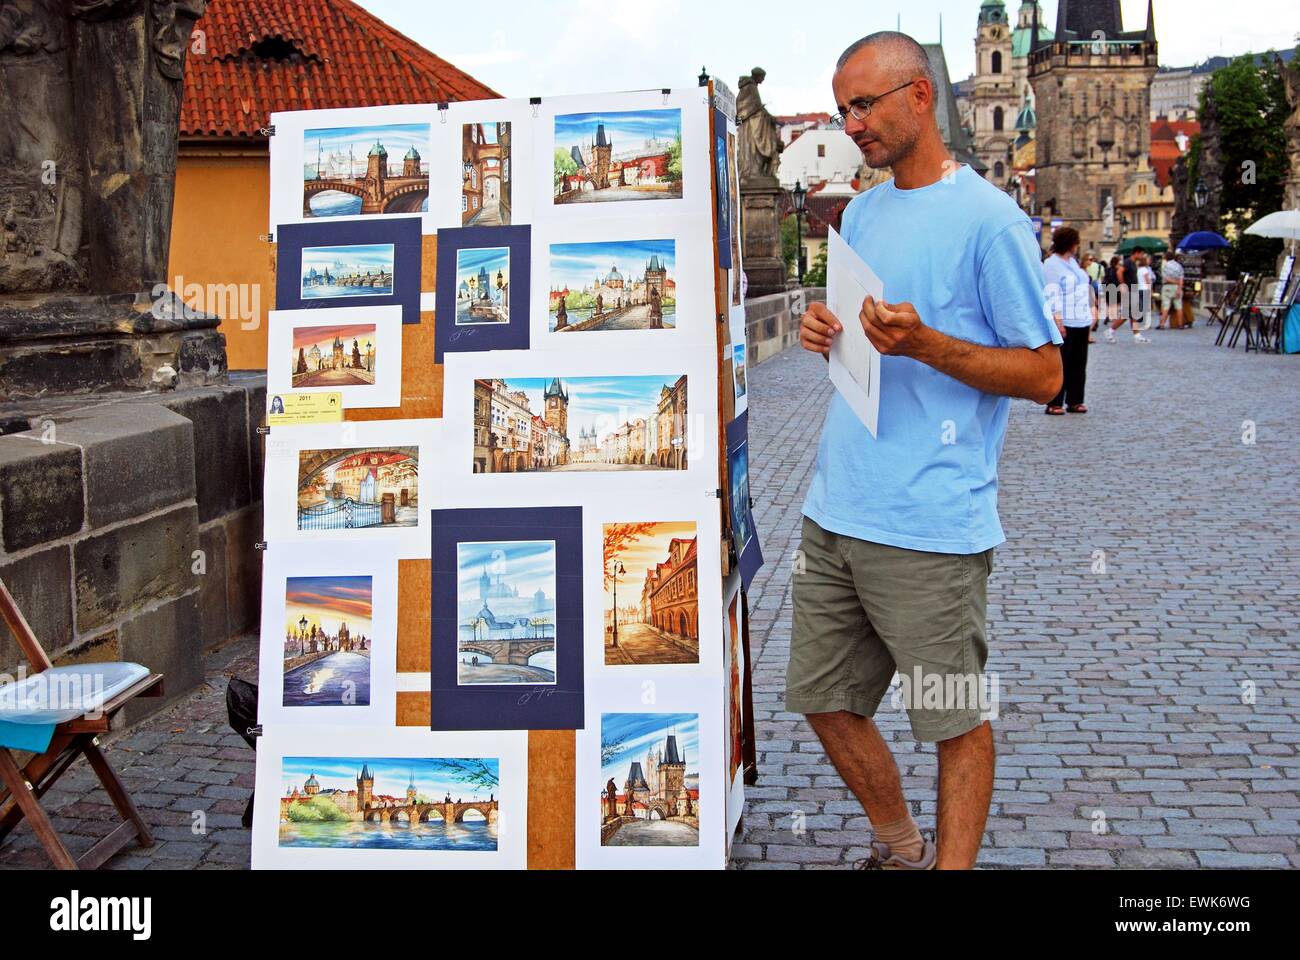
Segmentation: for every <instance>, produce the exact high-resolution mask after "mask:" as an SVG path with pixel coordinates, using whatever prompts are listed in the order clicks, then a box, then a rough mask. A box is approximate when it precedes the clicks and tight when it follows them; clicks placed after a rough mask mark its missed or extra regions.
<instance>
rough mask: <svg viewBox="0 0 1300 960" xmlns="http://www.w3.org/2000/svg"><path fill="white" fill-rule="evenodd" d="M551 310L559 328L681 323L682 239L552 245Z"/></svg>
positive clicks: (551, 321) (634, 327) (625, 327)
mask: <svg viewBox="0 0 1300 960" xmlns="http://www.w3.org/2000/svg"><path fill="white" fill-rule="evenodd" d="M548 310H549V315H548V321H549V329H550V330H551V331H552V332H556V333H568V332H571V331H581V330H657V329H668V328H670V327H674V326H676V325H677V243H676V241H674V240H622V241H611V240H605V241H595V242H589V243H553V244H551V263H550V304H549V307H548Z"/></svg>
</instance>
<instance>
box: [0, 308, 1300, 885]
mask: <svg viewBox="0 0 1300 960" xmlns="http://www.w3.org/2000/svg"><path fill="white" fill-rule="evenodd" d="M1150 335H1151V336H1152V337H1153V338H1154V340H1155V342H1154V343H1152V344H1150V345H1149V346H1139V345H1136V344H1133V343H1132V342H1131V341H1129V340H1128V339H1127V338H1125V339H1124V340H1122V341H1121V342H1120V343H1118V344H1116V345H1115V346H1109V345H1107V344H1105V343H1104V342H1103V343H1098V344H1096V345H1095V346H1094V347H1093V348H1092V349H1093V351H1094V352H1093V354H1092V357H1091V363H1090V367H1089V378H1090V379H1089V396H1088V400H1089V406H1090V408H1091V410H1092V412H1091V413H1089V414H1087V415H1086V416H1066V417H1052V418H1048V417H1044V416H1043V414H1042V412H1041V411H1042V408H1041V407H1038V406H1036V405H1034V404H1030V403H1028V402H1022V401H1017V402H1016V403H1015V404H1014V405H1013V410H1012V415H1011V426H1010V429H1009V432H1008V436H1007V442H1006V447H1005V449H1004V452H1003V457H1002V471H1001V478H1002V500H1001V512H1002V520H1003V526H1004V527H1005V528H1006V531H1007V536H1008V538H1009V540H1008V542H1007V543H1006V544H1004V545H1003V546H1002V547H999V548H998V551H997V557H996V561H995V568H994V572H993V577H992V579H991V581H990V594H989V602H990V606H989V620H990V624H989V635H990V644H991V655H990V660H989V669H990V670H993V671H996V672H997V673H998V674H999V676H1000V684H1001V687H1000V692H1001V707H1000V719H999V720H998V721H997V722H996V724H995V731H996V733H995V735H996V738H997V741H998V751H999V758H998V780H997V790H996V793H995V794H994V798H993V801H994V802H993V810H992V814H991V816H990V819H989V825H988V834H987V835H986V838H985V844H984V849H983V853H982V855H981V858H980V862H981V864H982V865H984V866H990V867H993V866H1006V867H1011V866H1024V867H1043V866H1053V867H1058V866H1066V867H1108V866H1121V867H1145V866H1173V867H1240V866H1245V867H1287V866H1291V867H1297V866H1300V854H1298V853H1297V846H1296V836H1297V834H1298V833H1300V797H1298V795H1297V790H1298V788H1300V762H1298V761H1297V758H1296V745H1297V743H1300V719H1297V715H1298V713H1300V694H1298V692H1297V687H1298V686H1300V654H1298V653H1297V650H1296V647H1295V644H1296V639H1297V636H1300V596H1297V593H1298V592H1300V543H1297V541H1296V538H1295V533H1296V531H1297V530H1298V529H1300V503H1298V502H1297V498H1296V497H1295V495H1294V492H1293V489H1294V484H1295V477H1296V475H1297V467H1300V440H1298V439H1297V437H1296V427H1295V424H1297V423H1300V390H1298V389H1297V386H1296V380H1297V378H1298V377H1300V358H1295V357H1278V356H1256V355H1253V354H1252V355H1250V356H1247V355H1244V354H1243V353H1242V352H1241V351H1240V350H1237V351H1231V352H1230V351H1226V350H1222V349H1216V348H1215V347H1214V346H1213V338H1214V332H1213V331H1212V330H1209V331H1207V330H1206V329H1205V328H1204V327H1203V326H1199V325H1198V326H1197V327H1196V328H1195V329H1192V330H1186V331H1168V332H1153V333H1152V334H1150ZM750 376H751V380H750V398H751V400H750V403H751V410H752V412H751V415H750V425H751V437H752V449H753V455H752V458H751V470H752V471H753V473H752V484H753V494H754V499H755V516H756V518H757V522H758V526H759V530H760V532H761V534H762V537H763V545H764V551H765V553H766V555H767V558H768V563H767V565H766V566H765V567H764V568H763V569H762V570H760V571H759V573H758V575H757V577H756V579H755V582H754V585H753V590H752V596H751V599H750V607H751V611H752V612H751V617H752V620H751V642H752V646H753V651H752V653H753V656H754V657H755V663H756V666H755V670H754V703H755V711H756V714H757V723H758V736H759V769H760V777H759V782H758V785H757V786H755V787H750V788H748V791H747V794H748V803H747V810H746V814H745V820H744V825H743V829H742V834H741V835H740V836H739V837H737V840H736V844H735V846H734V848H733V854H734V859H735V861H736V865H737V866H738V867H740V868H742V869H750V868H789V869H793V868H798V867H808V868H823V867H825V868H836V869H842V868H843V867H844V866H845V865H846V864H847V863H851V862H852V861H853V860H854V859H856V858H857V857H859V856H862V855H864V849H863V848H864V847H865V845H866V843H867V841H868V839H869V837H870V832H869V825H868V823H867V820H866V818H865V817H864V816H863V813H862V810H861V807H860V806H859V805H858V803H857V801H856V800H854V799H853V798H852V797H850V796H849V794H848V792H847V790H846V789H845V787H844V785H843V783H842V782H841V781H840V779H839V777H838V776H837V775H836V774H835V771H834V770H833V768H832V767H831V766H830V765H829V763H828V762H827V760H826V757H825V755H824V754H823V753H822V751H821V749H820V746H819V744H818V742H817V740H816V738H815V737H814V735H813V733H812V731H811V730H810V729H809V728H808V726H807V724H806V723H805V722H804V720H803V718H802V717H800V716H798V715H795V714H790V713H787V712H785V710H784V705H783V703H782V690H783V688H784V675H785V663H786V656H787V650H788V644H789V637H790V613H791V593H790V590H791V579H790V577H791V566H790V557H791V554H792V552H793V551H794V549H795V547H796V546H797V545H798V536H799V508H800V505H801V504H802V502H803V495H804V491H805V489H806V488H807V484H808V481H809V479H810V478H811V475H812V466H813V461H814V457H815V454H816V444H817V438H818V435H819V433H820V430H821V420H822V412H823V410H824V408H825V405H826V403H827V401H828V399H829V397H830V391H831V387H830V384H829V382H828V381H827V380H826V375H825V364H824V361H822V360H821V359H820V358H818V357H816V356H814V355H812V354H808V353H805V352H803V351H801V350H799V349H798V348H794V349H792V350H788V351H786V352H785V353H783V354H780V355H778V356H776V357H773V358H772V359H770V360H768V361H766V362H764V363H762V364H759V365H757V366H755V367H753V368H751V372H750ZM1244 421H1253V423H1254V424H1255V431H1256V437H1255V442H1254V443H1253V444H1247V443H1243V442H1242V438H1243V430H1244V429H1245V428H1244V427H1243V422H1244ZM1099 550H1100V551H1104V559H1105V573H1094V572H1093V567H1094V563H1095V558H1096V557H1097V556H1098V555H1097V554H1096V551H1099ZM256 657H257V653H256V646H255V641H254V640H253V638H247V639H245V640H243V641H241V642H239V643H236V644H232V645H230V646H228V647H227V648H225V649H224V650H222V651H220V652H219V653H218V654H217V655H215V656H213V657H212V658H210V661H211V662H210V663H209V668H208V681H207V683H206V684H205V685H204V686H203V687H201V688H200V689H199V690H198V691H196V692H195V693H194V694H192V695H191V696H189V697H187V698H185V699H184V700H182V701H181V702H179V703H178V704H176V705H173V706H172V707H170V708H168V709H167V710H165V711H163V712H162V713H161V714H159V715H158V716H155V717H152V718H150V719H149V720H147V721H145V722H143V723H141V724H138V725H136V726H135V727H134V728H132V729H131V730H129V731H126V732H124V733H123V734H119V735H116V736H115V737H113V738H112V739H111V741H110V742H109V743H108V745H107V750H108V755H109V757H110V759H111V761H112V762H113V764H114V765H115V766H116V767H117V769H118V771H119V772H120V773H121V775H122V777H123V780H124V781H125V782H126V784H127V786H128V787H129V788H130V789H131V790H132V791H133V793H134V795H135V797H136V800H137V802H138V803H139V804H140V806H141V807H142V808H143V809H144V811H145V816H146V818H147V819H148V820H149V821H150V822H151V823H153V824H155V825H156V830H155V833H156V835H157V840H158V842H157V843H156V844H155V845H154V846H153V847H152V848H151V849H148V850H137V849H131V848H128V849H127V850H125V851H123V853H121V854H119V855H118V856H117V857H115V858H114V859H113V860H112V861H111V862H110V864H109V866H110V867H112V868H117V869H132V868H168V867H171V868H190V869H192V868H195V867H199V868H219V867H244V866H247V864H248V832H247V831H246V830H244V829H243V828H242V827H241V826H240V822H239V818H240V814H241V813H242V812H243V809H244V803H245V801H246V799H247V797H248V792H249V790H250V789H251V788H252V785H253V754H252V751H251V750H249V749H248V747H247V746H245V745H244V743H243V741H242V740H241V739H240V738H239V737H238V736H236V735H235V734H233V733H232V732H231V731H230V730H229V728H228V727H227V725H226V715H225V698H224V691H225V682H226V678H227V677H228V676H230V675H231V674H237V675H239V676H242V677H245V678H248V679H254V680H255V679H256ZM1247 682H1250V683H1253V684H1254V685H1255V698H1254V702H1253V703H1244V702H1243V693H1242V691H1243V685H1244V684H1246V683H1247ZM877 719H878V720H879V721H880V726H881V729H882V732H883V733H884V735H885V737H886V739H887V740H889V742H890V744H891V746H892V747H893V749H894V751H895V755H896V757H897V758H898V762H899V766H900V769H901V771H902V774H903V784H904V788H905V789H906V791H907V794H908V797H909V799H910V800H911V801H912V804H913V808H914V810H915V811H916V813H917V815H918V819H919V821H920V823H921V824H922V826H923V827H927V826H932V825H933V818H934V802H933V797H934V776H935V764H934V749H933V747H918V745H917V744H916V743H915V742H914V741H913V740H912V738H911V734H910V731H909V730H908V727H907V722H906V718H905V715H904V714H903V713H902V711H901V710H895V709H893V708H890V707H886V708H885V709H884V710H883V711H882V713H881V715H880V716H879V717H878V718H877ZM95 787H96V783H95V781H94V779H93V775H92V774H91V772H90V770H89V768H88V767H87V766H86V765H85V764H84V763H79V764H77V765H76V766H75V767H74V768H73V770H72V771H71V772H70V773H68V774H67V775H66V776H65V777H64V778H63V780H62V781H60V783H59V785H58V787H57V789H55V790H52V791H51V792H50V793H49V794H47V795H46V797H45V800H44V802H45V805H46V809H48V810H51V811H52V812H54V814H55V816H54V821H55V826H56V827H57V828H58V829H59V830H60V831H61V833H62V835H63V836H64V838H65V840H66V842H67V843H68V846H69V847H70V848H71V849H72V851H73V853H74V854H77V853H80V852H82V851H84V850H85V849H87V848H88V847H89V846H91V845H92V844H93V843H94V841H95V840H96V839H97V838H99V837H101V836H103V835H104V834H105V833H107V832H108V830H109V829H111V823H110V821H109V817H110V816H111V815H112V812H113V811H112V809H111V807H110V806H109V805H108V801H107V798H106V797H105V796H104V795H103V793H102V792H101V791H99V790H97V789H95ZM199 810H201V811H203V812H204V818H205V823H204V824H203V827H204V831H203V832H196V830H195V823H196V816H195V811H199ZM794 811H801V812H802V815H803V823H802V827H803V829H802V831H801V832H798V833H796V832H795V831H794V830H793V829H792V826H793V819H792V818H793V815H794ZM1099 811H1100V813H1099ZM1100 818H1104V824H1105V827H1106V829H1105V831H1104V832H1096V828H1095V825H1097V824H1099V823H1101V822H1102V821H1101V819H1100ZM47 865H48V861H47V860H46V859H45V857H44V854H43V853H42V851H41V850H40V849H39V847H37V846H36V842H35V839H34V838H33V836H32V834H31V831H30V830H29V829H28V828H27V827H26V826H21V827H19V828H18V829H17V830H16V831H15V832H14V834H13V835H11V836H10V837H9V838H8V839H7V840H6V841H5V842H4V844H3V845H0V866H3V867H33V866H38V867H43V866H47Z"/></svg>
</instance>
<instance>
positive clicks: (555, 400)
mask: <svg viewBox="0 0 1300 960" xmlns="http://www.w3.org/2000/svg"><path fill="white" fill-rule="evenodd" d="M544 399H545V401H546V415H545V420H546V423H547V425H548V426H552V427H554V428H555V430H556V432H557V433H559V435H560V436H562V437H564V438H566V439H567V438H568V436H569V392H568V391H567V390H565V389H564V385H563V384H562V383H560V378H559V377H555V378H554V379H553V380H551V383H550V386H548V387H547V388H546V394H545V397H544Z"/></svg>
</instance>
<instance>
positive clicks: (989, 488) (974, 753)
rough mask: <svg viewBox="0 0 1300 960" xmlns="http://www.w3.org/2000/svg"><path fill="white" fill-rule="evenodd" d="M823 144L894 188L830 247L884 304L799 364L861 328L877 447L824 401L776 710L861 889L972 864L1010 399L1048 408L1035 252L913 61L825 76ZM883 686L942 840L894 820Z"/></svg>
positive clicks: (883, 44)
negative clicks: (820, 774)
mask: <svg viewBox="0 0 1300 960" xmlns="http://www.w3.org/2000/svg"><path fill="white" fill-rule="evenodd" d="M832 86H833V89H834V92H835V97H836V102H837V103H838V104H839V110H840V114H839V117H838V118H837V120H838V122H839V123H841V124H842V125H843V129H844V131H845V133H847V134H848V135H849V136H850V137H852V138H853V140H854V142H855V143H856V144H857V145H858V148H859V149H860V150H861V151H862V155H863V158H864V159H865V161H866V163H867V165H868V166H871V167H873V168H882V167H890V168H892V170H893V174H894V177H893V179H892V180H890V181H888V182H886V183H883V184H880V185H879V186H876V187H874V188H872V189H871V190H868V191H867V192H866V193H864V194H862V195H861V196H859V197H857V198H855V199H854V200H853V201H852V202H851V203H850V204H849V205H848V207H847V208H846V209H845V211H844V215H843V229H842V231H841V232H842V234H843V236H844V239H845V240H846V241H847V242H848V243H849V244H850V245H851V246H852V247H853V249H854V250H856V251H857V252H858V254H860V255H861V256H862V258H863V259H864V260H865V261H866V262H867V263H868V264H869V265H870V266H871V268H872V269H873V270H874V271H875V272H876V274H877V276H879V277H880V278H881V280H882V281H883V283H884V298H883V299H882V300H873V299H872V298H870V297H869V298H867V299H866V300H865V301H864V302H863V304H862V309H861V311H860V312H859V314H858V315H857V316H854V317H836V316H834V315H833V314H832V313H831V312H830V310H829V309H827V307H826V306H825V305H824V304H814V305H813V306H812V308H811V309H810V310H809V311H808V312H807V313H806V314H804V316H803V318H802V320H801V330H800V342H801V343H802V345H803V347H804V348H805V349H807V350H811V351H814V352H817V353H822V354H828V352H829V350H830V347H831V343H832V341H833V339H834V337H835V335H836V334H838V333H839V332H840V331H841V330H842V329H843V326H842V325H843V324H845V323H860V324H861V325H862V328H863V329H864V330H865V331H866V334H867V336H868V337H869V338H870V339H871V342H872V343H873V344H874V345H875V346H876V348H877V349H878V350H879V351H880V352H881V354H883V356H882V358H881V364H880V413H879V422H878V425H877V426H878V428H877V436H876V437H874V438H873V437H872V436H871V434H870V433H869V432H868V431H867V429H866V427H865V426H863V424H862V422H861V421H860V420H858V418H857V417H856V416H855V415H854V413H853V410H852V409H851V408H850V407H849V405H848V404H847V403H846V402H845V401H844V399H843V398H842V397H841V396H840V395H839V394H838V393H836V394H835V395H834V396H833V398H832V400H831V405H830V410H829V411H828V413H827V416H826V424H825V426H824V428H823V430H822V437H821V444H820V447H819V448H818V451H817V471H816V474H815V476H814V477H813V481H812V485H811V488H810V489H809V491H808V497H807V500H806V501H805V502H804V506H803V514H804V525H803V543H802V545H801V550H802V554H801V560H802V566H801V570H800V573H799V574H797V575H796V576H795V578H794V624H793V630H792V634H791V642H790V662H789V668H788V670H787V685H786V706H787V708H788V709H790V710H792V711H795V712H798V713H804V714H807V715H808V719H809V722H810V723H811V724H812V726H813V729H814V730H815V731H816V732H817V735H818V736H819V737H820V739H821V741H822V743H823V745H824V746H825V748H826V752H827V754H828V756H829V757H830V759H831V762H832V763H834V765H835V768H836V770H838V771H839V773H840V775H841V776H842V777H843V778H844V781H845V783H846V784H847V785H848V787H849V788H850V789H851V790H853V792H854V794H855V795H856V796H857V797H858V799H859V800H861V802H862V805H863V807H864V809H865V810H866V813H867V816H868V818H869V819H870V820H871V823H872V826H873V828H874V832H875V841H874V843H873V852H872V854H871V856H869V857H867V858H864V860H862V861H859V865H860V866H863V867H868V868H875V867H879V868H883V869H929V868H932V867H936V866H937V867H938V868H940V869H942V868H968V867H971V866H973V865H974V864H975V860H976V857H977V855H978V853H979V845H980V838H981V836H982V835H983V832H984V825H985V821H986V819H987V817H988V809H989V800H990V798H991V796H992V791H993V768H994V751H993V734H992V729H991V727H990V726H989V723H988V722H987V720H985V719H983V717H982V716H981V714H987V713H988V712H990V711H989V707H990V704H989V701H988V697H987V687H986V686H985V685H984V677H983V670H984V663H985V660H986V657H987V653H988V648H987V644H986V642H985V636H984V622H985V584H986V581H987V578H988V575H989V573H990V572H991V571H992V563H993V548H994V547H995V546H996V545H997V544H999V543H1002V542H1003V541H1004V540H1005V537H1004V536H1003V534H1002V527H1001V524H1000V523H999V522H998V513H997V482H998V478H997V462H998V455H999V453H1000V452H1001V450H1002V441H1003V437H1004V435H1005V432H1006V425H1007V413H1008V410H1009V408H1010V400H1009V399H1008V398H1009V397H1024V398H1028V399H1030V400H1034V401H1036V402H1038V403H1046V402H1048V401H1049V400H1051V399H1052V398H1053V397H1054V396H1055V395H1056V392H1057V390H1058V389H1059V388H1060V386H1061V359H1060V351H1059V350H1058V349H1057V344H1059V343H1060V342H1061V337H1060V334H1059V333H1058V331H1057V329H1056V325H1055V324H1054V323H1053V321H1052V317H1051V314H1050V313H1049V312H1048V311H1047V310H1045V303H1044V295H1043V282H1042V270H1041V267H1040V265H1039V259H1040V257H1039V248H1038V243H1037V241H1036V239H1035V237H1034V233H1033V229H1032V227H1031V226H1030V223H1029V218H1028V217H1026V216H1025V214H1024V213H1023V212H1021V211H1020V210H1019V209H1018V208H1017V207H1016V205H1015V203H1014V202H1013V201H1012V200H1011V199H1010V198H1009V197H1008V196H1007V195H1006V194H1005V193H1003V192H1002V191H1000V190H998V189H997V188H996V187H994V186H993V185H992V184H990V183H988V182H987V181H985V180H984V179H983V178H982V177H980V176H979V174H977V173H975V172H974V171H973V170H971V169H970V167H968V166H964V165H959V164H957V163H955V162H954V161H953V159H952V157H951V155H950V154H949V152H948V150H947V148H946V147H945V146H944V142H943V137H942V136H941V135H940V133H939V128H938V125H937V122H936V119H935V114H934V104H935V98H936V96H946V92H944V91H938V90H937V89H936V86H935V81H934V76H933V73H932V72H931V68H930V63H929V59H928V57H927V56H926V53H925V51H924V50H923V49H922V48H921V47H920V46H919V45H918V44H917V43H916V42H915V41H914V40H912V39H911V38H910V37H908V36H906V35H905V34H901V33H893V32H883V33H877V34H872V35H871V36H869V37H865V38H863V39H862V40H860V41H858V42H857V43H855V44H853V45H852V46H850V47H849V48H848V49H847V50H846V51H845V52H844V54H843V55H842V56H841V57H840V60H839V63H838V64H837V67H836V72H835V75H834V79H833V80H832ZM895 671H897V672H898V673H899V675H900V676H901V679H902V685H901V688H900V693H901V694H902V699H903V702H904V703H905V704H906V706H907V709H908V716H909V719H910V721H911V725H912V732H913V734H914V735H915V736H916V738H917V739H918V740H921V741H926V742H937V744H938V755H939V791H938V807H937V816H936V825H937V835H936V837H934V838H932V839H927V838H923V837H922V836H921V834H920V832H919V830H918V829H917V826H916V823H915V822H914V821H913V820H912V817H911V815H910V813H909V812H908V808H907V805H906V803H905V801H904V798H903V791H902V788H901V785H900V780H899V775H898V767H897V765H896V764H895V763H894V759H893V757H892V756H891V754H890V752H889V748H888V747H887V746H886V745H885V742H884V740H883V739H881V736H880V734H879V732H878V731H877V729H876V727H875V725H874V724H873V723H872V721H871V719H870V718H871V717H872V715H873V714H874V713H875V711H876V708H877V707H878V706H879V704H880V700H881V698H882V697H883V695H884V694H885V692H886V690H887V689H888V687H889V684H890V680H891V678H892V677H893V675H894V673H895Z"/></svg>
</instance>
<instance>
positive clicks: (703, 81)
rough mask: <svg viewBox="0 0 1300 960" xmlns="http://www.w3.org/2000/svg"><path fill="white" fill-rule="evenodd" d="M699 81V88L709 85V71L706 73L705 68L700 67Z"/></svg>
mask: <svg viewBox="0 0 1300 960" xmlns="http://www.w3.org/2000/svg"><path fill="white" fill-rule="evenodd" d="M699 79H700V86H701V87H707V86H708V85H709V71H708V69H707V68H705V67H700V78H699Z"/></svg>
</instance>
